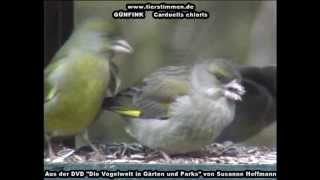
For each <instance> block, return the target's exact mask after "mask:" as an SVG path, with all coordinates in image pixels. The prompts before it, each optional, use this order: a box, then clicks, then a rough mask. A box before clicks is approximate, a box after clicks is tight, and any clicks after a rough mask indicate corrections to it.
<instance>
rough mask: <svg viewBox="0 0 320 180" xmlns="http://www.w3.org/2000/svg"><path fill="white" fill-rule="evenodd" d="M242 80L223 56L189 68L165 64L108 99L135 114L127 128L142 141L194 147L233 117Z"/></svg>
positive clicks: (178, 149)
mask: <svg viewBox="0 0 320 180" xmlns="http://www.w3.org/2000/svg"><path fill="white" fill-rule="evenodd" d="M240 81H241V77H240V74H239V73H238V72H237V71H236V70H235V69H234V68H233V66H232V65H231V64H229V63H228V62H225V61H223V60H221V59H215V60H213V61H210V62H202V63H199V64H196V65H194V66H192V67H191V68H190V67H187V66H183V67H176V66H172V67H166V68H161V69H160V70H159V71H157V72H155V73H153V74H152V75H150V76H148V77H147V78H145V79H144V81H143V84H142V85H140V86H136V87H132V88H130V89H129V90H128V91H126V92H123V93H122V94H121V95H120V96H118V97H117V98H113V99H108V100H106V101H105V105H107V104H108V105H107V106H108V107H109V108H108V109H109V110H111V111H113V112H116V113H119V114H122V115H125V116H131V118H127V122H128V123H127V127H126V129H127V132H128V133H129V134H130V135H131V136H133V137H134V138H136V139H137V140H138V141H139V142H140V143H142V144H144V145H146V146H148V147H150V148H154V149H159V150H162V151H164V152H166V153H169V154H179V153H187V152H193V151H197V150H200V149H201V148H203V147H204V146H205V145H208V144H210V143H212V142H213V141H214V139H215V138H216V137H217V136H218V135H219V134H220V132H221V131H222V130H223V129H224V128H225V127H226V126H228V125H229V124H230V123H231V122H232V121H233V118H234V112H235V101H237V100H240V99H241V95H242V94H243V93H244V90H243V88H242V86H241V85H240V84H239V83H240ZM110 104H113V105H114V106H113V107H111V108H110ZM137 111H140V114H139V113H136V112H137ZM137 115H138V117H135V118H133V117H134V116H137Z"/></svg>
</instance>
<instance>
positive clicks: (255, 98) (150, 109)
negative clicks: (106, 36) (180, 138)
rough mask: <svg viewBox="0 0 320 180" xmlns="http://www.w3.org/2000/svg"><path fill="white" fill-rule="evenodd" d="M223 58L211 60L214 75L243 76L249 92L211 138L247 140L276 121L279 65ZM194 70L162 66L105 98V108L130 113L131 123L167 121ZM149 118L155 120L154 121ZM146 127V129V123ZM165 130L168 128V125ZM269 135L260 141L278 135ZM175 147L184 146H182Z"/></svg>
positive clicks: (209, 65)
mask: <svg viewBox="0 0 320 180" xmlns="http://www.w3.org/2000/svg"><path fill="white" fill-rule="evenodd" d="M224 61H227V60H223V59H216V60H214V61H212V62H208V63H207V68H208V70H209V72H213V75H214V76H215V77H217V78H218V79H219V81H220V82H221V83H227V82H230V81H231V80H232V79H239V78H240V79H241V84H242V85H243V86H244V88H245V89H246V93H245V94H244V95H243V96H242V100H241V101H237V102H236V108H235V117H234V120H233V121H232V122H231V123H229V124H228V125H226V126H224V128H223V129H221V133H220V134H219V135H217V137H213V139H212V141H218V142H223V141H233V142H245V141H246V140H247V139H249V138H251V137H252V136H254V135H256V134H257V133H259V132H260V131H262V130H263V129H264V128H265V127H267V126H268V125H269V124H270V123H272V122H275V121H276V117H275V114H276V85H275V84H276V67H275V66H268V67H263V68H259V67H249V66H240V67H237V66H232V65H230V64H229V63H225V62H224ZM217 64H220V65H217ZM217 67H222V68H217ZM191 72H192V68H191V67H190V66H170V67H164V68H160V69H159V70H158V71H157V72H155V73H152V74H151V75H149V76H147V77H146V78H145V79H144V80H143V82H142V83H141V84H140V85H137V86H134V87H131V88H129V89H128V90H126V91H124V92H121V93H120V94H119V95H118V96H117V97H116V98H106V99H105V102H104V104H105V109H107V110H111V111H113V112H115V113H118V114H121V115H124V116H125V117H131V119H128V118H126V119H127V120H128V121H127V122H129V123H130V122H132V118H138V119H135V120H139V118H140V120H141V119H144V121H146V120H145V119H155V118H156V119H161V120H162V121H167V120H168V119H170V116H171V115H170V105H171V104H172V103H174V102H175V100H176V99H177V97H181V96H185V95H187V94H188V91H189V90H190V78H189V76H190V74H191ZM189 111H193V109H192V108H191V107H190V109H189ZM150 122H151V123H152V121H150ZM154 122H155V121H154ZM154 122H153V124H154V126H157V125H156V124H157V123H154ZM203 126H206V125H203ZM129 128H130V125H129ZM145 128H146V129H147V127H145ZM127 129H128V123H127ZM138 129H139V130H140V131H151V132H152V130H153V129H152V128H149V129H150V130H144V128H142V127H140V128H138ZM163 131H164V132H165V131H166V130H165V128H164V130H163ZM267 136H268V138H269V139H271V141H272V142H265V140H261V141H262V142H260V143H259V145H261V144H262V145H263V144H266V145H267V144H273V145H275V142H274V141H273V140H272V139H274V138H273V137H275V135H272V134H271V135H267ZM270 137H271V138H270ZM138 141H139V140H138ZM268 141H270V140H268ZM140 142H141V140H140ZM142 143H143V142H142ZM195 144H196V142H195ZM172 146H174V145H172ZM176 147H177V148H178V149H181V148H180V147H179V146H176ZM177 151H178V150H177Z"/></svg>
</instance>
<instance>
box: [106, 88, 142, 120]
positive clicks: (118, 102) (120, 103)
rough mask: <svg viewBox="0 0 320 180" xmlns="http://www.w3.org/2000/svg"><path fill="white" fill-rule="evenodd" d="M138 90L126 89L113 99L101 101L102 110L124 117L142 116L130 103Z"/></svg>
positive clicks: (139, 110) (107, 98)
mask: <svg viewBox="0 0 320 180" xmlns="http://www.w3.org/2000/svg"><path fill="white" fill-rule="evenodd" d="M137 91H138V89H135V88H128V89H127V90H125V91H123V92H122V93H119V94H118V95H117V96H115V97H106V98H105V99H104V101H103V105H102V108H103V110H107V111H111V112H114V113H117V114H120V115H123V116H126V117H131V118H138V117H141V115H142V110H141V109H139V108H138V107H135V106H134V105H133V103H132V101H133V96H134V95H135V94H136V93H138V92H137Z"/></svg>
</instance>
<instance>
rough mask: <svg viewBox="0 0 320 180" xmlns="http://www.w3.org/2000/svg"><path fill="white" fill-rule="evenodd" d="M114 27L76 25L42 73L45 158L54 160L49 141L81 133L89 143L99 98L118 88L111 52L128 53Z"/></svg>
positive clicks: (97, 21) (99, 22)
mask: <svg viewBox="0 0 320 180" xmlns="http://www.w3.org/2000/svg"><path fill="white" fill-rule="evenodd" d="M117 33H118V29H117V27H116V25H115V24H113V23H111V22H110V21H107V20H105V19H102V18H90V19H88V20H86V21H84V22H83V23H82V24H81V25H79V26H78V27H77V28H76V29H75V30H74V31H73V33H72V35H71V36H70V38H69V39H68V40H67V41H66V43H65V44H64V45H63V46H62V47H61V48H60V49H59V51H58V52H57V53H56V55H55V56H54V58H53V60H52V61H51V63H50V64H49V65H48V66H47V67H46V69H45V70H44V125H45V137H46V139H47V143H48V151H49V158H54V157H55V154H54V152H53V150H52V147H51V143H50V139H51V138H52V137H60V136H74V135H77V134H81V135H82V137H83V138H84V140H85V141H86V142H87V143H88V144H89V145H90V146H91V147H92V148H93V149H94V150H95V151H96V152H98V149H97V148H96V147H95V146H94V145H93V144H92V143H91V142H90V140H89V138H88V135H87V128H88V127H89V126H90V125H91V124H92V122H93V121H94V120H95V118H96V117H97V115H98V112H99V111H100V108H101V105H102V102H103V98H104V97H106V96H107V97H108V96H113V95H115V94H116V93H117V92H118V90H119V86H120V79H119V78H118V70H117V67H116V65H115V64H114V63H113V62H112V61H111V59H112V58H113V56H114V53H117V52H124V53H129V52H131V51H132V48H131V47H130V45H129V44H128V43H127V42H126V41H124V40H122V39H118V38H117V36H116V35H117Z"/></svg>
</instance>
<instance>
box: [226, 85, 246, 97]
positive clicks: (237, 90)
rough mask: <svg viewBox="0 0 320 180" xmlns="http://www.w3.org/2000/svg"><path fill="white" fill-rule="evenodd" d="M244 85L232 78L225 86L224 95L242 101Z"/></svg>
mask: <svg viewBox="0 0 320 180" xmlns="http://www.w3.org/2000/svg"><path fill="white" fill-rule="evenodd" d="M245 92H246V91H245V89H244V87H243V86H242V85H241V84H240V82H239V81H238V80H232V81H230V82H229V83H228V84H226V85H225V86H224V95H225V96H226V97H228V98H230V99H233V100H236V101H241V100H242V98H241V96H242V95H243V94H244V93H245Z"/></svg>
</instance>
